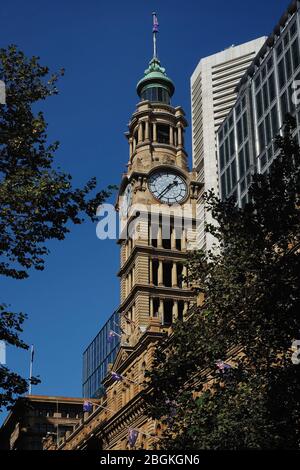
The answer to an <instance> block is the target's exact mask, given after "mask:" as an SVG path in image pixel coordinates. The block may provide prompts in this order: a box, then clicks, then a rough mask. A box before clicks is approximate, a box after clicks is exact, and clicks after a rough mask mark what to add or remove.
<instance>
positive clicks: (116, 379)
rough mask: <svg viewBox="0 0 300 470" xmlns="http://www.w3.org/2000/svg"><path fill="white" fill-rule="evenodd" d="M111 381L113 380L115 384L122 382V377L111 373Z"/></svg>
mask: <svg viewBox="0 0 300 470" xmlns="http://www.w3.org/2000/svg"><path fill="white" fill-rule="evenodd" d="M111 376H112V379H113V380H115V381H116V382H122V380H123V379H124V377H123V376H122V375H120V374H117V373H116V372H112V373H111Z"/></svg>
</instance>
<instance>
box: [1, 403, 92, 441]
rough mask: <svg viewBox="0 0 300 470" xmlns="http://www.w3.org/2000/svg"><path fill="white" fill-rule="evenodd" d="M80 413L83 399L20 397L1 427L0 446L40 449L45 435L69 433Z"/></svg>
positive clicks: (58, 436) (81, 413)
mask: <svg viewBox="0 0 300 470" xmlns="http://www.w3.org/2000/svg"><path fill="white" fill-rule="evenodd" d="M83 416H84V413H83V398H68V397H50V396H44V395H28V396H27V397H24V398H19V399H18V400H17V402H16V403H15V405H14V406H13V408H12V410H11V411H10V412H9V414H8V416H7V418H6V419H5V421H4V423H3V425H2V427H1V428H0V449H1V450H42V449H43V439H44V438H45V437H46V436H50V435H51V436H53V437H54V439H55V440H59V439H60V438H61V437H62V436H64V435H65V434H66V433H67V434H68V433H71V432H72V431H73V429H74V427H75V426H76V425H77V424H78V423H79V422H80V420H81V419H82V418H83Z"/></svg>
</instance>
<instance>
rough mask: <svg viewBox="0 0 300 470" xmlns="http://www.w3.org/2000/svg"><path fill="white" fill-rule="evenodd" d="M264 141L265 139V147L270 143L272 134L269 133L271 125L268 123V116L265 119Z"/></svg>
mask: <svg viewBox="0 0 300 470" xmlns="http://www.w3.org/2000/svg"><path fill="white" fill-rule="evenodd" d="M265 123H266V139H267V145H269V143H270V142H271V139H272V132H271V123H270V115H269V114H268V115H267V117H266V121H265Z"/></svg>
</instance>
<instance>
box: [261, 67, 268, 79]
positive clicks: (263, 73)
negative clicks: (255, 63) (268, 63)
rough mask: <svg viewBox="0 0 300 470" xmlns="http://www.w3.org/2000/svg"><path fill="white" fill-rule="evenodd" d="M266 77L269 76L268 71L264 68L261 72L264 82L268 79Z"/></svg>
mask: <svg viewBox="0 0 300 470" xmlns="http://www.w3.org/2000/svg"><path fill="white" fill-rule="evenodd" d="M266 75H267V69H266V67H263V68H262V70H261V79H262V80H264V79H265V78H266Z"/></svg>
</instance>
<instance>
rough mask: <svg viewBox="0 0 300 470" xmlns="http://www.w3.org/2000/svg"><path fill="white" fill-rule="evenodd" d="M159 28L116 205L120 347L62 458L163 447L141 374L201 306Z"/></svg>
mask: <svg viewBox="0 0 300 470" xmlns="http://www.w3.org/2000/svg"><path fill="white" fill-rule="evenodd" d="M157 28H158V24H157V19H156V15H154V23H153V44H154V52H153V58H152V59H151V61H150V63H149V67H148V68H147V70H145V72H144V76H143V77H142V78H141V80H140V81H139V82H138V84H137V94H138V97H139V103H138V104H137V107H136V110H135V112H134V113H133V115H132V117H131V119H130V122H129V124H128V132H126V138H127V141H128V146H129V157H128V163H127V167H126V172H125V174H124V175H123V177H122V180H121V184H120V190H119V195H118V199H117V203H116V208H117V210H118V211H119V215H120V225H121V228H122V229H121V233H120V237H119V240H118V243H119V247H120V252H121V256H120V270H119V273H118V274H119V277H120V284H121V289H120V291H121V293H120V297H121V298H120V306H119V308H118V312H119V316H120V325H121V345H120V349H119V352H118V354H117V357H116V359H115V361H114V363H113V364H112V365H111V369H110V372H109V373H108V375H107V377H106V378H105V380H104V382H103V384H104V386H105V388H106V395H105V396H104V397H102V399H101V400H102V401H101V403H100V404H99V408H97V409H96V410H94V412H93V413H92V415H91V417H88V418H87V420H86V421H85V422H84V423H83V425H82V429H79V430H77V431H76V432H74V433H73V435H71V436H70V437H69V438H68V439H67V441H66V443H65V444H64V445H63V446H62V447H61V448H64V449H92V448H93V449H101V448H102V449H106V450H123V449H127V448H133V449H140V448H145V449H150V448H151V446H152V445H153V444H154V443H155V442H157V439H158V438H159V432H160V424H159V423H157V422H156V421H154V420H151V419H149V418H148V417H147V415H146V414H145V399H144V397H145V394H147V391H148V390H147V385H146V384H145V383H144V380H145V379H144V372H145V370H146V369H150V368H151V364H152V359H153V355H154V352H155V349H156V348H157V346H158V345H159V342H160V341H161V340H162V339H163V338H165V337H166V336H167V335H170V334H171V333H172V326H173V325H174V324H175V323H176V322H178V321H185V319H186V317H187V312H188V310H189V308H190V306H191V305H192V304H193V303H194V302H195V295H194V293H193V291H192V289H191V288H190V286H189V284H188V272H187V267H186V259H187V254H188V251H189V250H191V249H193V248H196V203H197V199H198V193H199V190H200V183H199V182H197V181H196V174H195V172H194V171H189V168H188V162H187V153H186V151H185V146H184V132H185V128H186V126H187V122H186V119H185V114H184V111H183V109H182V108H181V107H179V106H177V107H175V106H173V104H172V103H171V99H172V97H173V94H174V91H175V86H174V83H173V82H172V80H171V79H170V78H169V77H168V76H167V74H166V71H165V69H164V68H163V67H162V65H161V62H160V60H159V59H158V56H157V51H156V34H157ZM115 334H118V333H117V332H115V331H112V332H111V335H112V336H113V335H115Z"/></svg>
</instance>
